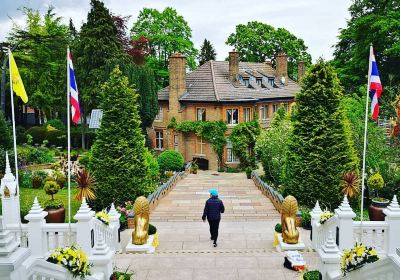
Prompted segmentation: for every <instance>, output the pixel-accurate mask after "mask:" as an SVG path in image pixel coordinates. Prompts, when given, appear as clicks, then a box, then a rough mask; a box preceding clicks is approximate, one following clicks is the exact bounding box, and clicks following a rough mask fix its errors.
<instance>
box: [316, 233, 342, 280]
mask: <svg viewBox="0 0 400 280" xmlns="http://www.w3.org/2000/svg"><path fill="white" fill-rule="evenodd" d="M318 255H319V263H318V270H319V271H320V272H321V274H322V279H334V278H335V277H338V276H340V261H341V256H340V251H339V248H338V247H337V245H336V243H335V240H334V239H333V234H332V231H329V235H328V239H327V240H326V242H325V244H324V245H322V247H321V248H320V249H318ZM328 275H329V277H328Z"/></svg>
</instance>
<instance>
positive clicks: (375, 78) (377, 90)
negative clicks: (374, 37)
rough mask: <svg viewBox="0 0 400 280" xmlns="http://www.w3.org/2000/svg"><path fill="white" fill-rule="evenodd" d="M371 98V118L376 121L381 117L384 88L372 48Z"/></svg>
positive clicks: (370, 62)
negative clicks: (380, 98) (380, 100)
mask: <svg viewBox="0 0 400 280" xmlns="http://www.w3.org/2000/svg"><path fill="white" fill-rule="evenodd" d="M368 74H369V77H368V80H369V84H368V90H369V96H370V98H371V100H372V101H371V116H372V119H374V120H375V121H376V120H377V119H378V115H379V103H378V99H379V97H380V96H381V93H382V90H383V87H382V84H381V79H380V78H379V72H378V66H377V65H376V60H375V55H374V50H373V48H372V46H371V48H370V55H369V73H368Z"/></svg>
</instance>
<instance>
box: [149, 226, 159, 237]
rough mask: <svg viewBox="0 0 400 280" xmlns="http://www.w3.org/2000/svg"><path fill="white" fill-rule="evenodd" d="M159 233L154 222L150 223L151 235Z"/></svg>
mask: <svg viewBox="0 0 400 280" xmlns="http://www.w3.org/2000/svg"><path fill="white" fill-rule="evenodd" d="M156 233H157V228H156V227H155V226H153V225H152V224H149V235H153V234H156Z"/></svg>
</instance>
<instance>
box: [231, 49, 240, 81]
mask: <svg viewBox="0 0 400 280" xmlns="http://www.w3.org/2000/svg"><path fill="white" fill-rule="evenodd" d="M238 76H239V52H237V51H235V50H233V51H231V52H229V80H230V81H231V82H232V83H234V84H235V85H238V84H239V79H238Z"/></svg>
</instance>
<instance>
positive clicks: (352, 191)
mask: <svg viewBox="0 0 400 280" xmlns="http://www.w3.org/2000/svg"><path fill="white" fill-rule="evenodd" d="M359 192H360V178H359V177H358V175H357V173H356V172H354V171H349V172H346V173H344V174H343V177H342V193H343V194H345V195H347V197H349V198H353V197H354V196H356V195H357V194H358V193H359Z"/></svg>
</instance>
